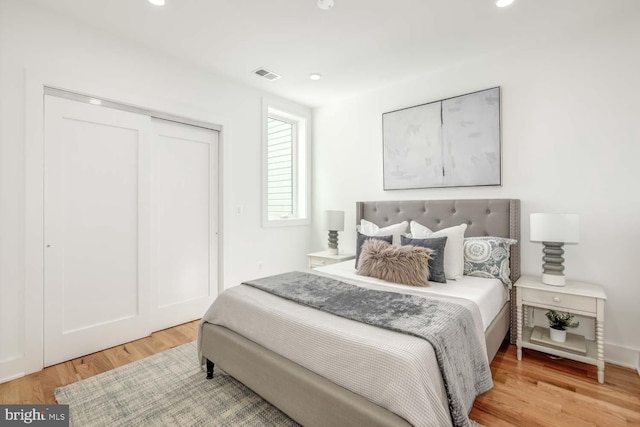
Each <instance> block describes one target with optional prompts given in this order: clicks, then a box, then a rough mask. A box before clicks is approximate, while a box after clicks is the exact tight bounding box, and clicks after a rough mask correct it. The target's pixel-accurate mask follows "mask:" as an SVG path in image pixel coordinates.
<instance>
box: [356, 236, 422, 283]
mask: <svg viewBox="0 0 640 427" xmlns="http://www.w3.org/2000/svg"><path fill="white" fill-rule="evenodd" d="M432 252H433V251H432V250H431V249H429V248H423V247H420V246H395V245H390V244H389V243H387V242H384V241H382V240H373V239H371V240H367V241H366V242H364V244H363V245H362V253H361V254H360V267H359V268H358V274H361V275H363V276H370V277H375V278H376V279H382V280H386V281H387V282H393V283H400V284H403V285H409V286H429V281H428V280H427V277H429V259H431V253H432Z"/></svg>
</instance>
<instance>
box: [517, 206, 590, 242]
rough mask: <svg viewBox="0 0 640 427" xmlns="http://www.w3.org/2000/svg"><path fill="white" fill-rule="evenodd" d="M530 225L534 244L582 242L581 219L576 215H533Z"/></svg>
mask: <svg viewBox="0 0 640 427" xmlns="http://www.w3.org/2000/svg"><path fill="white" fill-rule="evenodd" d="M530 225H531V226H530V229H529V231H530V233H531V235H530V240H531V241H532V242H562V243H578V242H579V241H580V217H579V216H578V215H576V214H546V213H532V214H531V217H530Z"/></svg>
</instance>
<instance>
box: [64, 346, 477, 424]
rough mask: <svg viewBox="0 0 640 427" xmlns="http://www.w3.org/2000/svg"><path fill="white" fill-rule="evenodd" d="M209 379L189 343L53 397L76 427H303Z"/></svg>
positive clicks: (232, 385)
mask: <svg viewBox="0 0 640 427" xmlns="http://www.w3.org/2000/svg"><path fill="white" fill-rule="evenodd" d="M205 376H206V374H205V372H204V371H203V370H201V369H200V367H199V366H198V363H197V356H196V345H195V343H189V344H184V345H181V346H179V347H176V348H172V349H171V350H167V351H164V352H162V353H158V354H156V355H153V356H151V357H147V358H145V359H142V360H138V361H137V362H133V363H130V364H128V365H125V366H122V367H120V368H117V369H114V370H112V371H108V372H105V373H102V374H99V375H96V376H95V377H91V378H88V379H86V380H82V381H79V382H77V383H73V384H70V385H68V386H66V387H60V388H57V389H56V392H55V397H56V400H57V401H58V403H62V404H68V405H69V411H70V425H71V426H77V427H91V426H109V427H112V426H113V427H117V426H123V427H124V426H127V427H129V426H154V427H155V426H171V427H174V426H185V427H187V426H189V427H191V426H194V427H195V426H299V424H297V423H296V422H295V421H293V420H292V419H291V418H289V417H287V416H286V415H285V414H283V413H282V412H280V411H279V410H278V409H276V408H275V407H274V406H272V405H270V404H269V403H268V402H266V401H265V400H263V399H262V398H261V397H260V396H258V395H257V394H255V393H254V392H253V391H251V390H250V389H249V388H247V387H245V386H244V385H242V384H241V383H239V382H238V381H236V380H234V379H233V378H232V377H230V376H229V375H227V374H226V373H224V372H223V371H220V370H219V369H218V367H216V370H215V374H214V377H213V379H212V380H207V379H206V378H205ZM471 424H472V425H473V426H477V427H482V426H481V425H480V424H477V423H474V422H473V421H472V422H471Z"/></svg>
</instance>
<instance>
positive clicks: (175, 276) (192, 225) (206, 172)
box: [151, 119, 218, 330]
mask: <svg viewBox="0 0 640 427" xmlns="http://www.w3.org/2000/svg"><path fill="white" fill-rule="evenodd" d="M152 121H153V130H154V132H153V133H154V144H153V161H152V176H153V183H152V189H153V190H152V191H153V193H152V207H153V209H152V230H153V233H152V236H153V240H152V245H151V246H152V251H153V252H152V263H153V265H154V266H155V268H154V269H153V273H152V282H153V283H154V286H153V294H152V304H153V319H154V328H155V329H156V330H158V329H163V328H167V327H169V326H173V325H176V324H179V323H183V322H188V321H190V320H193V319H197V318H200V317H202V315H203V314H204V312H205V311H206V309H207V307H208V306H209V305H210V304H211V303H212V302H213V298H214V297H215V296H216V294H217V277H218V270H217V259H218V251H217V248H218V206H217V200H218V132H217V131H213V130H209V129H203V128H199V127H195V126H190V125H185V124H181V123H175V122H170V121H166V120H161V119H152Z"/></svg>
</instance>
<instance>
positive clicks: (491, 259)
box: [464, 237, 517, 289]
mask: <svg viewBox="0 0 640 427" xmlns="http://www.w3.org/2000/svg"><path fill="white" fill-rule="evenodd" d="M516 243H517V240H513V239H505V238H503V237H467V238H465V239H464V274H465V275H467V276H476V277H489V278H493V279H500V280H501V281H502V283H504V285H505V286H507V287H508V288H509V289H511V278H510V276H511V269H510V268H509V252H510V246H511V245H514V244H516Z"/></svg>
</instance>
